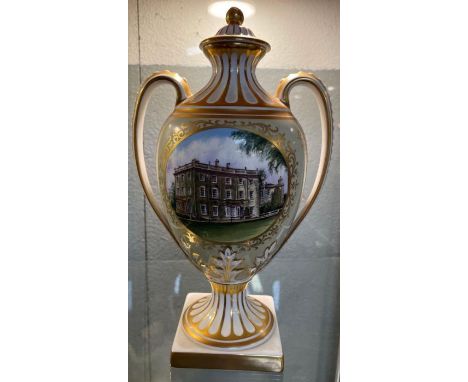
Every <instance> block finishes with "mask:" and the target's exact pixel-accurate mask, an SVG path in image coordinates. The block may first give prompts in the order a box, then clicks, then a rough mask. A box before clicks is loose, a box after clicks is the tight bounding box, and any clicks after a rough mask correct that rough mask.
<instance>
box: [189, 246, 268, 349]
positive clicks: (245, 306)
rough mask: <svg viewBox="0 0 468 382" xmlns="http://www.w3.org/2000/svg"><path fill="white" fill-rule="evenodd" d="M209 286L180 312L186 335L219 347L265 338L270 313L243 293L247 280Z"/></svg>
mask: <svg viewBox="0 0 468 382" xmlns="http://www.w3.org/2000/svg"><path fill="white" fill-rule="evenodd" d="M229 256H232V252H229ZM211 287H212V293H211V295H209V296H204V297H202V298H201V299H199V300H197V301H196V302H194V303H193V304H192V305H190V306H189V307H188V308H187V309H186V310H185V312H184V313H183V319H182V323H183V327H184V330H185V332H186V333H187V335H189V336H190V337H191V338H193V339H195V340H196V341H198V342H201V343H203V344H205V345H209V346H216V347H222V348H229V347H245V346H248V345H250V344H253V343H260V342H261V341H262V340H266V339H267V338H268V335H269V334H271V329H272V328H273V324H274V318H273V314H272V313H271V312H270V310H269V309H268V307H267V306H266V305H264V304H263V303H261V302H260V301H258V300H257V299H255V298H253V297H251V296H247V289H246V287H247V283H243V284H236V285H223V284H217V283H213V282H211Z"/></svg>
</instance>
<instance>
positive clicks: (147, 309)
mask: <svg viewBox="0 0 468 382" xmlns="http://www.w3.org/2000/svg"><path fill="white" fill-rule="evenodd" d="M136 7H137V34H138V79H139V83H140V86H141V84H142V80H143V79H142V73H141V35H140V0H137V1H136ZM146 204H147V203H146V195H145V194H144V193H143V227H144V229H143V238H144V242H145V243H144V248H145V314H146V356H147V361H146V365H147V367H148V371H147V373H145V379H147V380H148V381H149V382H151V380H152V376H151V374H152V370H151V369H152V366H151V327H150V322H151V321H150V298H149V277H148V276H149V274H148V222H147V216H146ZM146 375H147V376H148V378H146Z"/></svg>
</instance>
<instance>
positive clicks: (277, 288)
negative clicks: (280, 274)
mask: <svg viewBox="0 0 468 382" xmlns="http://www.w3.org/2000/svg"><path fill="white" fill-rule="evenodd" d="M271 289H272V292H273V301H274V302H275V308H276V310H279V307H280V292H281V282H280V281H279V280H275V281H273V286H272V287H271Z"/></svg>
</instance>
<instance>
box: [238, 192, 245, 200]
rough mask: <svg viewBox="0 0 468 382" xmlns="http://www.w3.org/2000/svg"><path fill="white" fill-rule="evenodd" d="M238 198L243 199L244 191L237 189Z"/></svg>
mask: <svg viewBox="0 0 468 382" xmlns="http://www.w3.org/2000/svg"><path fill="white" fill-rule="evenodd" d="M239 199H244V191H243V190H239Z"/></svg>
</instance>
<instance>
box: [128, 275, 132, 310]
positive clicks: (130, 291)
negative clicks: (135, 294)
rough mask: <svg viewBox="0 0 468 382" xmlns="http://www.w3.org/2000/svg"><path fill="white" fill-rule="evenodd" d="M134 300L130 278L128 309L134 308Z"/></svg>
mask: <svg viewBox="0 0 468 382" xmlns="http://www.w3.org/2000/svg"><path fill="white" fill-rule="evenodd" d="M132 306H133V301H132V280H128V311H129V312H130V311H131V310H132Z"/></svg>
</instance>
